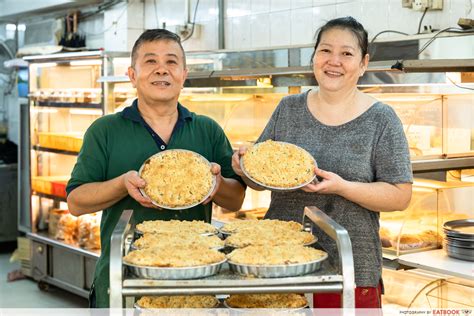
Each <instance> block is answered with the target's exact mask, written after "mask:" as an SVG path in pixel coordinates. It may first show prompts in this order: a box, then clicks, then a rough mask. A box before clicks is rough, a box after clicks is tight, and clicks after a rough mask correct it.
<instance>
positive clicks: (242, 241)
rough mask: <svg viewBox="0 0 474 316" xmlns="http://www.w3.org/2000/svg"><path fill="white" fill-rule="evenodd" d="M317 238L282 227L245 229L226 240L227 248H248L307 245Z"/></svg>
mask: <svg viewBox="0 0 474 316" xmlns="http://www.w3.org/2000/svg"><path fill="white" fill-rule="evenodd" d="M315 239H316V237H315V236H314V235H313V234H311V233H308V232H303V231H294V230H289V229H284V228H280V227H273V228H270V227H267V228H266V229H260V228H256V229H243V230H240V231H239V232H237V233H235V234H232V235H230V236H229V237H227V238H226V240H225V243H226V245H227V246H231V247H235V248H243V247H247V246H251V245H252V246H267V247H268V246H277V245H305V244H309V243H312V242H314V241H315Z"/></svg>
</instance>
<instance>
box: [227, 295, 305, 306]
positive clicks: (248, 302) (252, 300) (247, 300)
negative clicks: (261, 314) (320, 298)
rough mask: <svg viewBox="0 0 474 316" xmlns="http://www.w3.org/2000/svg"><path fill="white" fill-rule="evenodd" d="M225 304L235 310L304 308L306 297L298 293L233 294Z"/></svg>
mask: <svg viewBox="0 0 474 316" xmlns="http://www.w3.org/2000/svg"><path fill="white" fill-rule="evenodd" d="M225 302H226V303H227V305H228V306H230V307H233V308H302V307H305V306H307V305H308V301H307V300H306V297H305V296H304V295H302V294H297V293H278V294H232V295H231V296H229V297H228V298H227V299H226V300H225Z"/></svg>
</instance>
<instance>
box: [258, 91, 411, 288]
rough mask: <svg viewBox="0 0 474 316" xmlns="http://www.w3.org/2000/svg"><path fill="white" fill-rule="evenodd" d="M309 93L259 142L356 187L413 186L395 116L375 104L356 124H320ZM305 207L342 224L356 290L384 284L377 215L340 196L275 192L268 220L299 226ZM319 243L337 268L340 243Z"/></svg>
mask: <svg viewBox="0 0 474 316" xmlns="http://www.w3.org/2000/svg"><path fill="white" fill-rule="evenodd" d="M307 96H308V92H306V93H303V94H297V95H291V96H287V97H285V98H283V99H282V100H281V101H280V104H279V105H278V107H277V108H276V110H275V112H274V113H273V114H272V117H271V118H270V121H269V122H268V124H267V126H266V127H265V129H264V131H263V133H262V135H260V138H259V139H258V141H257V142H261V141H264V140H267V139H273V140H277V141H285V142H289V143H292V144H296V145H298V146H300V147H302V148H304V149H306V150H307V151H308V152H309V153H311V155H313V157H314V158H315V159H316V162H317V164H318V167H319V168H321V169H322V170H325V171H331V172H334V173H336V174H338V175H339V176H341V177H342V178H344V179H345V180H349V181H357V182H364V183H369V182H387V183H392V184H395V183H411V182H412V181H413V180H412V170H411V163H410V156H409V151H408V143H407V140H406V137H405V134H404V132H403V127H402V124H401V121H400V119H399V118H398V117H397V115H396V113H395V111H394V110H393V109H392V108H391V107H390V106H388V105H386V104H383V103H381V102H376V103H374V104H373V105H372V106H371V107H370V108H369V109H368V110H367V111H366V112H364V113H362V114H361V115H360V116H358V117H356V118H355V119H353V120H352V121H349V122H347V123H344V124H342V125H338V126H328V125H324V124H322V123H321V122H319V121H318V120H317V119H316V118H315V117H314V116H313V115H312V114H311V112H310V111H309V109H308V105H307ZM305 206H316V207H318V208H319V209H321V210H322V211H323V212H325V213H326V214H327V215H329V216H330V217H331V218H332V219H334V220H335V221H336V222H337V223H339V224H340V225H342V226H343V227H344V228H345V229H346V230H347V231H348V232H349V235H350V238H351V242H352V250H353V254H354V265H355V281H356V284H357V286H361V287H374V286H377V284H378V283H379V281H380V279H381V272H382V249H381V243H380V238H379V233H378V231H379V213H377V212H373V211H370V210H368V209H366V208H364V207H362V206H360V205H358V204H355V203H353V202H351V201H349V200H347V199H345V198H343V197H341V196H339V195H334V194H318V193H307V192H304V191H302V190H297V191H292V192H272V199H271V203H270V207H269V210H268V212H267V215H266V218H273V219H282V220H293V221H296V222H301V220H302V217H303V210H304V207H305ZM316 235H317V237H318V239H319V244H320V245H321V246H322V247H323V248H324V249H325V250H326V251H327V252H328V253H329V254H330V257H331V258H332V260H334V262H335V263H336V264H338V262H337V257H338V256H337V247H336V244H335V243H334V242H333V241H332V240H331V239H330V238H329V237H328V236H327V235H325V233H323V232H322V231H317V232H316Z"/></svg>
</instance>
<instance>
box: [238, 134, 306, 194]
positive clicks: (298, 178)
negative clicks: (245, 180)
mask: <svg viewBox="0 0 474 316" xmlns="http://www.w3.org/2000/svg"><path fill="white" fill-rule="evenodd" d="M314 167H315V162H314V159H313V157H312V156H311V155H310V154H309V153H308V152H307V151H305V150H304V149H303V148H301V147H298V146H296V145H293V144H289V143H285V142H276V141H272V140H267V141H265V142H262V143H258V144H256V145H254V146H252V147H251V148H250V149H249V150H248V151H247V152H246V153H245V155H243V156H242V170H243V171H244V172H245V173H246V174H247V175H248V177H249V178H250V179H251V180H254V181H255V182H256V183H257V184H261V185H263V186H268V187H274V188H280V189H285V188H288V189H291V188H294V187H298V186H300V185H303V184H305V183H309V182H311V180H312V179H313V178H314Z"/></svg>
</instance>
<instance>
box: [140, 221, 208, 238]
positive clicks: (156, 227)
mask: <svg viewBox="0 0 474 316" xmlns="http://www.w3.org/2000/svg"><path fill="white" fill-rule="evenodd" d="M136 229H137V230H138V231H139V232H141V233H155V234H160V233H161V234H163V233H175V234H178V233H180V234H185V233H195V234H217V229H216V228H215V227H214V226H212V225H211V224H209V223H206V222H204V221H179V220H174V219H173V220H170V221H161V220H155V221H144V222H142V223H140V224H137V226H136Z"/></svg>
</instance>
